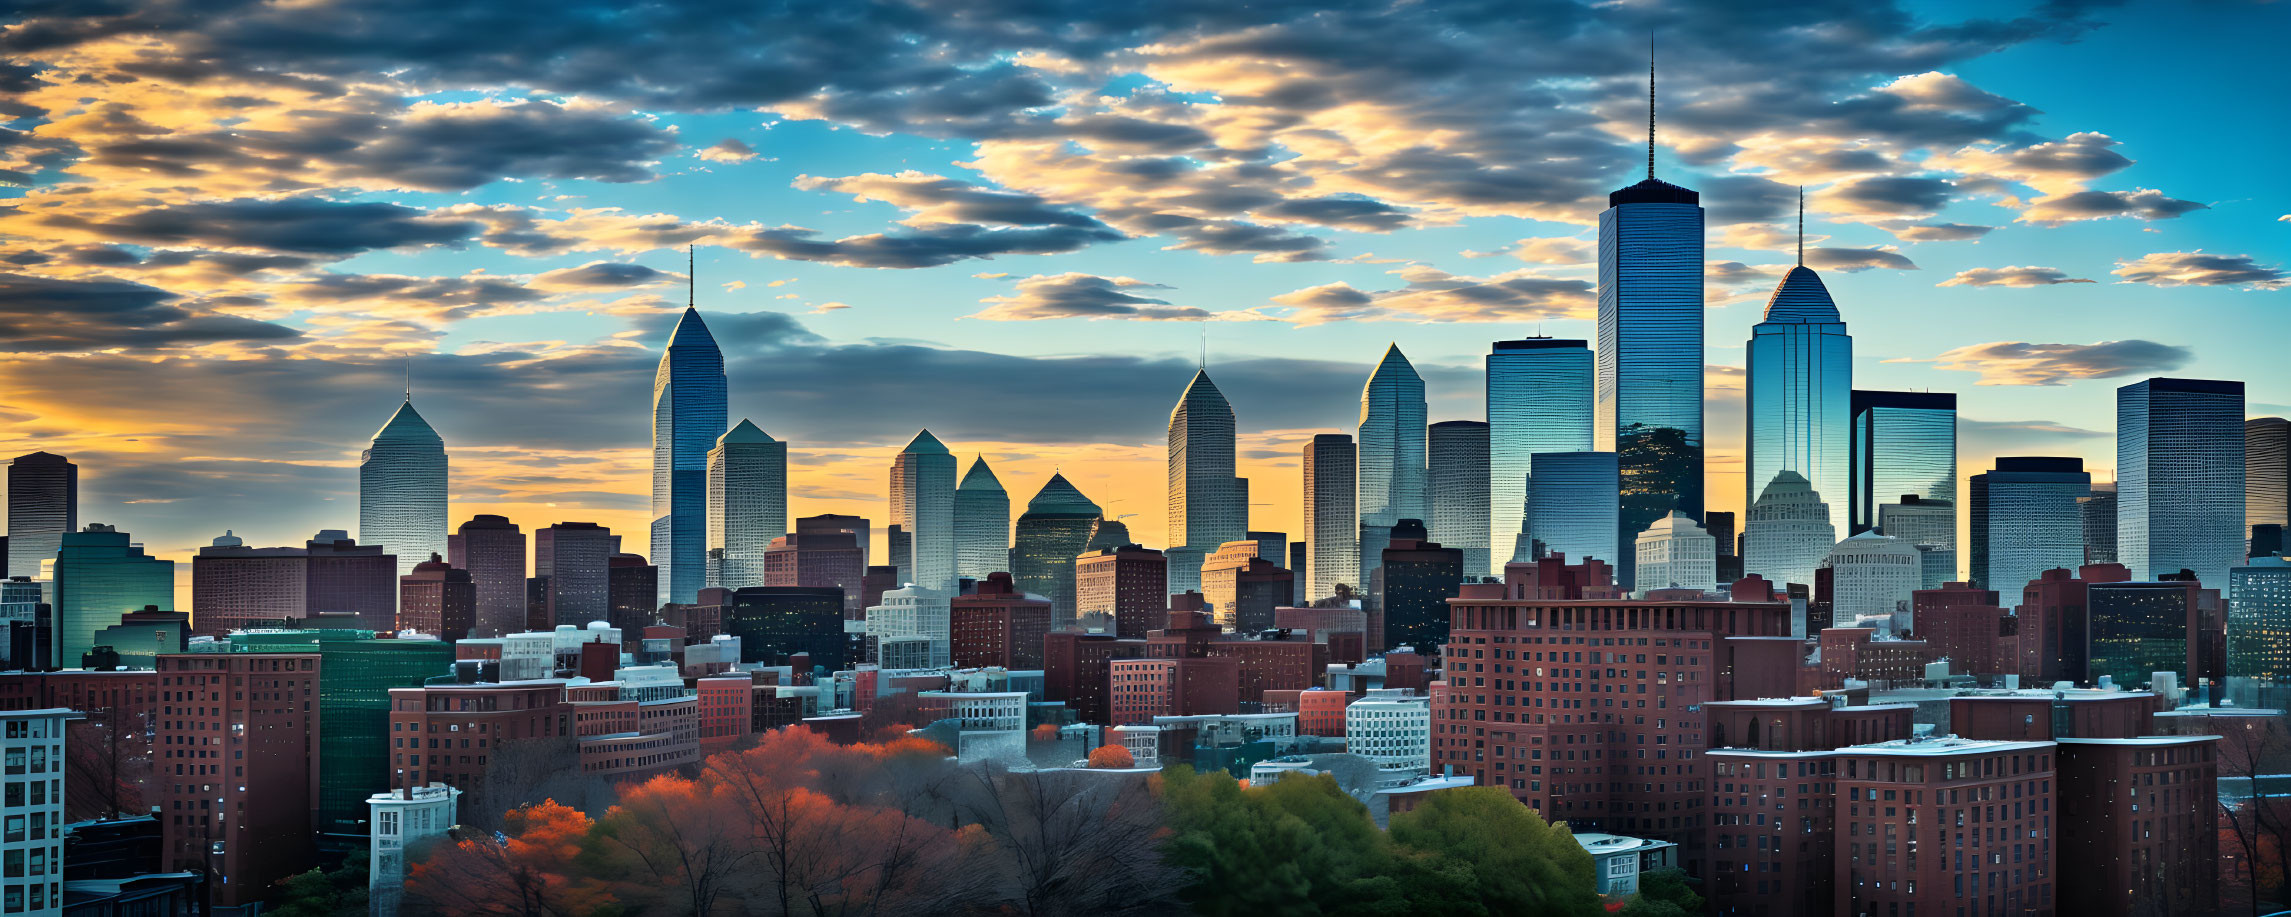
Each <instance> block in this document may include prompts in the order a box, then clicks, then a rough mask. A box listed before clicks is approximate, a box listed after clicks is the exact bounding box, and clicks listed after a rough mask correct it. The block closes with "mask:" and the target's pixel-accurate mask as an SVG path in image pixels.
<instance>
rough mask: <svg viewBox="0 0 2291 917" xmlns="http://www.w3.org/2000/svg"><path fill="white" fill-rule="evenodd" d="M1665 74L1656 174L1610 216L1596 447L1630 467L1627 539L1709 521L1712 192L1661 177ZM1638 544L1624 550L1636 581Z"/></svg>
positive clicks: (1606, 216) (1620, 563)
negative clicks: (1681, 519) (1706, 356)
mask: <svg viewBox="0 0 2291 917" xmlns="http://www.w3.org/2000/svg"><path fill="white" fill-rule="evenodd" d="M1654 106H1655V75H1654V65H1653V63H1652V61H1651V60H1650V61H1649V63H1648V66H1647V177H1646V180H1644V181H1641V182H1639V183H1637V184H1635V185H1631V186H1630V187H1627V188H1622V189H1619V190H1616V191H1614V192H1612V193H1610V194H1608V195H1607V209H1606V210H1605V211H1603V212H1601V213H1600V214H1599V339H1598V347H1597V351H1596V354H1595V370H1596V373H1597V375H1596V380H1595V383H1594V390H1593V405H1592V424H1593V441H1594V447H1595V448H1599V449H1611V450H1613V451H1614V452H1616V453H1617V458H1618V461H1619V462H1620V464H1621V467H1622V518H1621V520H1620V522H1621V525H1620V526H1619V527H1618V528H1619V531H1620V533H1621V537H1622V538H1625V539H1635V538H1636V537H1637V535H1638V533H1640V532H1642V531H1645V530H1646V528H1647V526H1649V525H1652V524H1653V523H1654V522H1655V521H1656V520H1659V519H1662V518H1663V517H1665V516H1668V515H1670V514H1671V513H1672V512H1674V511H1676V512H1681V513H1685V514H1686V515H1687V516H1688V518H1691V519H1693V520H1695V521H1696V522H1700V521H1702V510H1703V484H1702V474H1703V434H1702V367H1703V341H1702V324H1703V302H1702V279H1703V262H1702V241H1703V239H1702V237H1703V210H1702V196H1701V195H1700V194H1697V193H1695V192H1694V191H1693V190H1692V189H1688V188H1682V187H1679V186H1677V185H1674V184H1671V183H1669V182H1666V181H1663V180H1661V179H1658V178H1656V177H1655V118H1654V110H1655V109H1654ZM1634 548H1635V542H1634V543H1633V544H1629V545H1623V544H1619V545H1617V546H1616V549H1615V555H1614V556H1615V561H1616V571H1617V579H1618V580H1619V581H1620V584H1621V585H1625V586H1628V585H1629V584H1630V583H1631V576H1632V566H1633V559H1634V557H1635V555H1636V551H1635V550H1634Z"/></svg>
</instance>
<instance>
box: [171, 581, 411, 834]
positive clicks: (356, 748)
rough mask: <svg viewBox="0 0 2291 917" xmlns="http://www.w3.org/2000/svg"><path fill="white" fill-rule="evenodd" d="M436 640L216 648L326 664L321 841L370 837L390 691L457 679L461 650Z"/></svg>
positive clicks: (321, 700)
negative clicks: (292, 655)
mask: <svg viewBox="0 0 2291 917" xmlns="http://www.w3.org/2000/svg"><path fill="white" fill-rule="evenodd" d="M426 566H429V563H428V562H427V561H425V562H423V563H421V564H419V565H417V566H416V570H417V573H418V572H419V568H420V567H426ZM430 633H431V635H432V636H429V637H426V638H391V637H390V636H389V635H387V634H381V635H377V634H375V633H374V632H372V631H366V630H352V629H349V628H319V629H311V630H275V629H274V630H257V631H242V632H240V633H235V634H232V635H231V636H230V638H229V639H228V640H225V641H219V642H218V643H217V644H215V645H214V646H213V649H214V650H216V651H219V652H229V653H259V654H282V653H295V654H315V656H316V657H317V659H318V660H319V664H318V693H317V695H316V697H317V699H318V707H317V715H316V717H315V719H316V725H317V728H318V752H319V754H318V761H319V764H318V765H317V767H316V771H317V774H316V776H317V779H318V809H317V811H316V812H314V813H313V818H314V823H313V826H312V827H313V828H314V829H315V830H317V831H318V832H319V833H320V834H324V835H332V836H335V837H337V838H343V839H348V840H350V841H352V842H357V841H363V840H364V839H365V838H366V836H367V835H368V833H369V832H370V829H371V824H370V822H369V821H368V817H369V815H370V814H371V812H370V809H369V807H368V806H367V804H366V799H367V797H369V796H371V795H373V794H375V793H379V792H383V791H385V790H387V789H389V788H390V759H389V756H388V755H387V754H385V753H383V749H387V748H389V747H390V689H392V688H414V687H420V686H421V685H422V684H423V683H424V682H425V681H427V680H429V679H432V678H442V677H444V676H448V675H451V674H453V667H454V664H453V660H454V648H453V644H451V643H447V642H445V641H443V640H439V639H436V637H435V633H436V632H435V631H432V632H430ZM164 687H167V686H163V688H164ZM297 699H300V698H297ZM175 709H177V710H180V709H182V708H180V707H178V708H175Z"/></svg>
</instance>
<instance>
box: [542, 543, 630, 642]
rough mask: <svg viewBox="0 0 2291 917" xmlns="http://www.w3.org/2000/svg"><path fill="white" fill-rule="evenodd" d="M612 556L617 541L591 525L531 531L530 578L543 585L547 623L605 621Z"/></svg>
mask: <svg viewBox="0 0 2291 917" xmlns="http://www.w3.org/2000/svg"><path fill="white" fill-rule="evenodd" d="M618 553H620V537H619V536H617V535H614V534H613V531H612V529H608V528H605V527H604V526H601V525H598V524H596V523H594V522H559V523H557V524H556V525H552V526H549V527H548V528H545V529H541V530H540V531H537V532H534V533H533V577H534V578H535V579H539V580H544V581H546V583H547V587H546V588H547V590H548V605H549V623H550V624H553V625H554V624H570V625H573V626H574V627H582V626H585V625H587V624H588V623H589V622H590V621H603V620H606V619H607V617H608V616H609V615H610V614H611V612H612V573H611V565H612V556H613V555H615V554H618ZM656 575H657V574H656Z"/></svg>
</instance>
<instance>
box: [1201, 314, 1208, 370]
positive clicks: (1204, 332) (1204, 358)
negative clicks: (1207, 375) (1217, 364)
mask: <svg viewBox="0 0 2291 917" xmlns="http://www.w3.org/2000/svg"><path fill="white" fill-rule="evenodd" d="M1201 371H1202V372H1208V371H1209V323H1208V322H1206V321H1204V322H1202V323H1201Z"/></svg>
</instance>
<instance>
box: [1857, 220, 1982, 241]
mask: <svg viewBox="0 0 2291 917" xmlns="http://www.w3.org/2000/svg"><path fill="white" fill-rule="evenodd" d="M1876 225H1877V227H1878V228H1879V229H1883V230H1885V231H1886V232H1890V233H1892V234H1893V237H1894V238H1896V239H1900V240H1901V241H1903V242H1964V241H1970V240H1974V239H1979V238H1981V237H1982V236H1985V235H1988V234H1989V233H1992V232H1995V231H1996V229H1997V228H1996V227H1994V226H1975V225H1972V224H1969V223H1886V222H1880V223H1878V224H1876Z"/></svg>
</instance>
